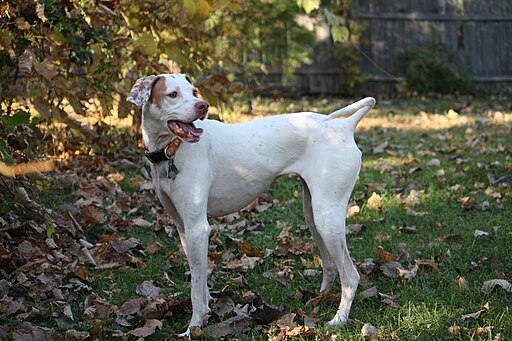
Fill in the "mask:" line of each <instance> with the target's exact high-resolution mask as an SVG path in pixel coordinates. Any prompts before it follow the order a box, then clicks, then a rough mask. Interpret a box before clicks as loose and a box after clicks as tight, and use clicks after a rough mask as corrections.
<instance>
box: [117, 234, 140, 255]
mask: <svg viewBox="0 0 512 341" xmlns="http://www.w3.org/2000/svg"><path fill="white" fill-rule="evenodd" d="M110 244H111V245H112V248H113V249H114V250H116V252H117V253H125V252H127V251H129V250H131V249H133V248H135V247H137V246H139V245H140V241H139V240H138V239H137V238H134V237H130V238H128V239H118V240H113V241H112V242H111V243H110Z"/></svg>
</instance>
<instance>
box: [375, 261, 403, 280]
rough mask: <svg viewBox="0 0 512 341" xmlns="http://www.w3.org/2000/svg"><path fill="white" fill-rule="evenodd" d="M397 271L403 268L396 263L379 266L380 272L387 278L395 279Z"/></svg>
mask: <svg viewBox="0 0 512 341" xmlns="http://www.w3.org/2000/svg"><path fill="white" fill-rule="evenodd" d="M397 269H403V267H402V264H400V263H398V262H396V261H391V262H386V263H384V264H382V265H381V266H380V270H381V271H382V273H383V274H384V275H385V276H387V277H396V275H397V271H398V270H397Z"/></svg>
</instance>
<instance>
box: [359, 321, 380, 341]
mask: <svg viewBox="0 0 512 341" xmlns="http://www.w3.org/2000/svg"><path fill="white" fill-rule="evenodd" d="M361 334H362V336H363V339H364V340H365V341H377V340H379V331H378V329H377V328H375V327H374V326H372V325H371V324H369V323H365V324H364V325H363V328H362V329H361Z"/></svg>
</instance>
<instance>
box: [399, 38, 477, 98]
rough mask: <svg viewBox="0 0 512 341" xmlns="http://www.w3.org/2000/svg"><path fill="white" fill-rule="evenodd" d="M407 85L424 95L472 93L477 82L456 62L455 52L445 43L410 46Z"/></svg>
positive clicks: (407, 57) (406, 54) (404, 59)
mask: <svg viewBox="0 0 512 341" xmlns="http://www.w3.org/2000/svg"><path fill="white" fill-rule="evenodd" d="M403 62H404V64H405V66H406V68H407V73H406V87H407V89H408V90H410V91H416V92H418V93H419V94H421V95H427V94H432V93H439V94H455V93H463V94H467V93H471V92H472V91H473V83H472V81H471V79H470V78H469V77H468V76H467V75H460V74H459V73H458V72H457V70H456V68H455V66H454V54H453V52H452V51H451V50H450V49H449V48H448V46H446V45H444V44H433V45H431V46H429V47H417V48H412V49H408V50H407V51H406V52H405V53H404V56H403Z"/></svg>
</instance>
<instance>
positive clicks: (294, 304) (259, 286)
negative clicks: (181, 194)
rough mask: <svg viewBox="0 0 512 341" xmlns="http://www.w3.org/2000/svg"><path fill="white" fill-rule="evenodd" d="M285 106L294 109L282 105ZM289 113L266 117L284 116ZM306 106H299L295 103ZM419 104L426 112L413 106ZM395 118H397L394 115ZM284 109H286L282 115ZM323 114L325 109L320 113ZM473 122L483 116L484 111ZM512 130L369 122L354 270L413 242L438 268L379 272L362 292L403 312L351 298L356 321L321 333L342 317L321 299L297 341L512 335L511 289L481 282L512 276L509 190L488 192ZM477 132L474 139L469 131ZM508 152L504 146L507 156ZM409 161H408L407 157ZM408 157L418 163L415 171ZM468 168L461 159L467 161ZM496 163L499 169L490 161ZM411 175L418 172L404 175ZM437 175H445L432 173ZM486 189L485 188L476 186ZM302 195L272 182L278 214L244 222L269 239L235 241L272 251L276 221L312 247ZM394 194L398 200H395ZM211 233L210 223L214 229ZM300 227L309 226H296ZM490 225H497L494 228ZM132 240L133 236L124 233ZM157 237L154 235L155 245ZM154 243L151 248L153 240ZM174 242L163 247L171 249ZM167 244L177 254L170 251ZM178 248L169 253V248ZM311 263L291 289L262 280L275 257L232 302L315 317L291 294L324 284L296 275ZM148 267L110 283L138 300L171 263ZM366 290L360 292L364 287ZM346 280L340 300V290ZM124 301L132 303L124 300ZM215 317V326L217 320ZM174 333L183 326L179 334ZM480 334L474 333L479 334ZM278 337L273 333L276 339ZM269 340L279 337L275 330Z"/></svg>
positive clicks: (405, 116) (407, 112)
mask: <svg viewBox="0 0 512 341" xmlns="http://www.w3.org/2000/svg"><path fill="white" fill-rule="evenodd" d="M474 103H476V104H474V105H475V109H474V110H475V111H481V110H484V108H487V107H489V106H491V107H492V106H493V105H495V104H494V103H492V102H489V101H480V100H475V101H474ZM283 106H284V108H286V107H289V106H290V103H284V104H283ZM283 106H281V107H279V108H278V109H276V110H274V109H275V108H274V106H270V108H274V109H271V110H270V111H276V112H279V111H280V110H279V109H283ZM297 107H301V104H300V103H299V104H297ZM332 107H333V104H332V103H331V104H328V105H327V107H324V108H326V109H325V112H327V111H329V110H331V108H332ZM418 107H420V108H419V109H418ZM448 109H450V101H449V100H438V101H433V102H430V103H429V102H424V101H419V100H408V101H401V102H398V103H384V105H383V106H382V107H381V109H380V110H377V111H376V112H375V111H374V112H372V113H371V114H370V115H371V116H372V117H374V118H383V119H388V120H389V122H390V123H393V122H394V121H398V122H407V120H410V119H411V118H413V117H414V116H415V115H416V114H417V112H418V111H419V110H427V111H429V112H433V113H436V112H439V113H441V114H443V113H445V112H446V111H447V110H448ZM390 110H393V111H394V115H393V116H389V115H388V112H389V111H390ZM284 111H286V110H284ZM319 111H322V108H319ZM475 115H478V114H477V113H476V114H475ZM510 126H511V122H510V121H508V122H507V123H504V124H496V125H482V124H479V123H475V122H473V121H472V122H469V123H468V124H462V125H454V126H453V127H448V128H441V129H436V128H435V123H434V126H432V127H429V128H428V129H422V128H418V129H414V128H412V129H408V130H405V131H403V130H400V129H399V128H396V129H392V128H387V129H385V130H384V129H380V128H375V127H372V128H368V129H365V128H364V124H363V125H362V127H361V129H359V131H358V132H357V138H358V140H359V145H360V148H361V149H362V150H363V168H362V170H361V174H360V179H359V181H358V184H357V185H356V188H355V190H354V193H353V198H356V201H355V203H357V204H358V205H359V206H360V207H361V213H360V214H359V215H356V216H354V217H352V218H350V219H349V220H348V223H363V224H364V225H365V226H366V230H365V231H364V232H363V233H362V234H361V235H355V236H352V235H351V236H348V245H349V249H350V251H351V255H352V257H353V258H354V259H355V261H356V262H362V261H364V260H365V259H368V258H372V259H374V260H378V255H377V253H376V251H375V248H376V247H377V246H378V245H382V246H383V247H384V248H385V249H386V250H387V251H388V252H390V253H392V254H395V253H396V250H395V245H396V244H397V243H406V244H407V245H408V247H409V251H410V255H411V258H412V260H413V261H412V262H414V260H430V259H432V260H434V261H435V263H436V265H437V267H438V269H439V271H435V270H433V271H430V272H429V271H423V270H420V271H419V272H418V275H417V276H416V277H414V278H413V279H412V280H411V281H410V282H407V281H404V280H402V279H400V278H388V277H385V276H384V275H382V274H379V275H370V276H369V277H368V281H369V283H368V284H367V286H377V288H378V290H379V292H382V293H386V294H388V295H392V296H394V298H395V302H396V303H397V304H399V308H393V307H389V306H386V305H384V304H382V303H381V302H380V300H379V299H378V298H371V299H367V300H361V299H360V298H356V299H355V301H354V304H353V308H352V312H351V318H352V319H353V320H352V322H351V323H350V324H348V325H346V326H343V327H340V328H326V327H323V324H324V323H326V322H327V321H328V320H329V319H330V318H331V317H332V314H333V313H334V312H335V310H336V307H337V302H334V303H324V304H322V305H321V306H320V309H319V310H318V312H317V313H316V316H317V317H318V318H319V319H320V322H319V326H318V329H317V331H316V334H315V335H316V336H314V337H313V336H310V337H309V338H307V337H297V339H314V338H316V339H324V338H330V337H331V336H332V335H337V337H338V339H343V340H360V339H361V332H360V330H361V327H362V325H363V324H364V323H370V324H372V325H374V326H376V327H377V328H378V330H379V334H380V336H381V338H382V339H385V340H386V339H391V337H392V335H396V336H398V337H399V338H400V339H402V340H434V339H435V340H480V339H481V340H492V339H493V338H494V337H495V336H496V335H497V334H501V336H502V337H503V338H504V339H508V338H512V314H511V312H510V304H511V303H512V296H511V293H507V292H505V291H504V290H497V291H495V292H493V293H491V294H483V293H481V292H480V288H481V286H482V283H483V282H484V281H486V280H490V279H494V278H496V273H497V272H500V273H502V274H505V275H507V276H508V277H509V278H510V277H512V276H511V274H512V262H511V258H510V250H511V249H512V231H511V223H510V222H511V221H512V209H511V196H510V188H506V187H497V188H493V191H494V192H495V193H500V195H501V198H500V199H498V200H496V199H495V198H493V197H492V196H490V195H489V194H486V193H485V190H486V189H487V188H489V187H490V186H489V183H488V180H487V173H488V172H492V173H493V174H494V175H495V176H496V177H499V176H502V175H508V176H509V177H510V176H511V169H512V160H511V158H510V154H508V153H510V146H511V145H512V137H511V134H510ZM469 129H471V131H470V130H469ZM439 135H450V138H449V141H448V142H447V141H446V140H443V139H442V138H441V139H440V138H439ZM482 136H484V140H485V141H483V142H482V143H478V144H477V145H476V147H475V146H471V145H469V144H468V142H467V141H468V138H478V137H482ZM383 141H388V143H389V144H390V145H391V146H399V147H392V148H390V149H391V150H398V151H401V152H402V155H396V153H395V154H393V155H390V154H387V153H384V154H379V155H373V154H372V148H373V147H375V146H377V145H379V144H381V143H382V142H383ZM502 146H508V147H507V148H502ZM409 153H410V155H409V156H408V154H409ZM432 158H437V159H439V160H440V161H441V166H440V167H429V166H427V165H426V163H427V162H428V161H429V160H431V159H432ZM407 160H413V161H412V163H408V162H407ZM461 160H463V161H461ZM384 161H386V162H389V163H390V164H391V167H392V169H391V172H390V173H389V172H384V173H381V172H379V170H378V169H376V166H377V165H379V164H380V163H382V162H384ZM496 161H499V163H495V162H496ZM412 167H420V168H421V170H419V171H417V172H413V173H409V170H410V169H411V168H412ZM439 168H442V169H444V171H445V174H444V175H443V176H438V175H436V171H437V170H438V169H439ZM371 183H386V184H387V187H386V188H385V189H384V190H383V191H381V192H380V195H381V196H382V198H383V200H382V201H383V208H382V211H380V212H376V211H374V210H372V209H371V208H369V207H368V206H367V205H366V200H367V199H368V198H369V196H370V195H371V192H369V191H367V190H366V188H365V185H368V184H371ZM481 183H482V184H483V185H481ZM411 189H416V190H418V191H421V194H420V201H419V203H418V204H417V205H416V206H415V207H414V209H415V210H416V211H418V212H426V215H425V216H412V215H408V214H407V213H406V211H405V209H404V208H403V205H402V198H403V197H405V196H407V195H408V193H409V192H410V190H411ZM297 191H299V192H301V189H300V184H299V182H298V181H297V180H296V179H294V178H293V177H282V178H280V179H278V181H277V182H276V184H275V186H274V187H273V188H271V189H270V190H269V191H268V194H269V195H270V196H271V197H272V198H276V199H277V200H278V204H277V205H275V206H274V207H273V208H271V209H269V210H267V211H265V212H263V213H261V214H257V215H250V216H246V217H245V218H246V219H248V221H249V225H251V224H259V225H263V226H265V228H264V229H263V232H260V233H257V234H247V235H243V236H241V237H240V236H238V237H239V238H243V239H244V240H245V241H247V242H248V243H250V244H252V245H253V246H255V247H257V248H259V249H260V250H265V249H274V248H275V247H276V245H277V240H276V238H277V236H278V235H279V234H280V233H281V229H279V228H277V226H276V225H277V221H281V222H285V223H286V224H287V225H291V226H293V233H294V235H296V236H300V237H302V238H304V239H305V240H308V239H309V232H308V231H307V230H304V228H303V226H304V223H303V218H302V199H301V195H299V196H297ZM398 193H402V196H401V197H400V198H399V197H398V196H397V194H398ZM465 196H471V197H473V198H474V199H475V200H476V206H475V207H473V208H471V209H469V210H464V209H463V208H462V207H461V204H460V203H459V201H458V200H459V198H461V197H465ZM484 201H487V202H489V207H488V209H487V210H481V209H479V208H478V204H481V203H482V202H484ZM394 226H395V227H396V226H402V227H405V226H416V228H417V229H418V233H417V234H407V233H403V232H400V231H399V230H397V229H396V228H393V227H394ZM213 227H214V229H215V228H216V225H215V223H214V224H213ZM301 227H302V228H301ZM494 227H499V229H498V232H495V231H494V229H493V228H494ZM477 229H478V230H484V231H486V232H489V234H490V235H489V236H487V237H484V238H479V239H476V238H474V237H473V231H474V230H477ZM380 232H386V233H388V234H389V236H390V238H389V240H386V241H376V240H375V239H374V237H375V235H376V234H377V233H380ZM128 235H129V236H131V235H137V233H134V232H133V231H129V232H128V233H127V236H128ZM451 235H460V238H461V243H459V244H451V243H449V242H448V241H446V240H445V237H447V236H451ZM157 239H158V240H161V239H160V238H155V239H154V240H157ZM148 242H150V241H148ZM168 244H169V243H166V245H168ZM170 247H171V246H170ZM172 247H174V246H172ZM312 257H313V256H312V255H299V256H295V257H291V263H289V264H292V268H293V270H294V272H295V278H294V280H293V281H292V282H291V284H290V285H289V286H284V285H282V284H280V283H278V282H277V281H276V280H275V279H273V278H265V277H264V275H263V273H264V272H265V271H272V270H275V269H278V268H279V263H282V262H283V261H284V259H283V258H277V257H268V258H266V259H265V260H264V262H263V263H262V264H260V265H259V266H257V267H256V268H255V269H253V270H250V271H248V272H247V273H245V274H243V276H244V277H245V279H246V280H247V282H248V286H247V287H244V288H239V291H238V292H237V291H236V290H235V291H234V293H233V297H232V298H233V299H234V300H235V301H236V299H237V298H239V296H237V295H241V294H242V293H243V292H244V291H248V290H252V291H254V292H256V293H258V294H259V295H260V296H261V298H262V299H264V300H265V301H266V302H268V303H271V304H273V305H276V306H286V307H287V309H288V311H293V309H295V308H301V309H303V310H304V311H305V312H306V313H312V310H313V307H312V306H311V305H306V304H305V302H301V301H297V300H296V299H295V297H294V294H295V292H296V290H302V291H306V290H309V291H312V292H316V291H317V290H318V288H319V285H320V282H321V275H318V276H317V277H315V278H313V279H310V278H304V277H303V276H302V275H301V273H302V271H303V270H304V269H305V267H304V266H303V263H304V261H308V260H309V261H311V260H312ZM146 262H147V264H148V266H147V268H146V269H145V270H144V271H141V272H137V273H133V274H131V275H127V274H122V275H120V274H114V275H113V276H114V278H115V279H114V281H113V282H118V283H119V282H121V281H124V285H125V287H122V288H121V289H122V290H121V291H123V292H124V293H126V292H132V293H133V292H134V287H135V286H136V285H137V284H138V283H140V282H141V281H142V280H144V279H148V278H153V279H155V278H158V276H160V274H161V272H162V268H163V267H164V266H165V260H164V259H162V256H161V255H160V256H155V257H153V258H150V259H147V260H146ZM183 271H185V269H184V268H183V267H180V268H178V269H169V275H170V276H171V277H172V278H173V279H175V280H177V281H179V282H180V291H184V292H185V295H188V292H187V290H188V289H186V286H187V284H186V281H182V279H183V278H184V277H183ZM238 275H239V274H238V273H232V274H229V273H227V274H226V273H225V272H222V273H221V274H215V273H214V275H213V281H212V284H213V288H212V290H213V291H218V290H221V289H222V288H223V287H224V286H225V285H226V284H227V283H229V282H230V281H231V280H232V278H234V277H237V276H238ZM459 275H462V276H463V277H465V278H466V279H467V281H468V283H469V287H468V289H463V288H460V287H459V286H458V285H457V284H456V278H457V276H459ZM364 289H365V287H363V286H362V287H360V289H359V291H362V290H364ZM339 290H340V288H339V284H336V285H335V286H334V288H333V290H332V291H333V292H337V291H339ZM128 296H129V295H128ZM128 296H126V294H123V296H119V297H120V298H119V301H123V300H126V299H127V298H128ZM487 302H490V310H489V311H488V312H485V313H483V314H482V316H481V317H480V318H479V319H476V320H472V319H469V320H466V321H463V320H462V319H461V316H462V315H463V314H467V313H472V312H476V311H478V310H480V309H482V306H483V305H484V304H485V303H487ZM188 317H189V316H188V315H187V314H183V316H181V319H179V320H178V321H175V320H173V321H169V324H168V325H167V328H165V329H166V331H165V332H162V333H161V334H158V335H156V336H154V339H155V340H156V339H159V338H160V337H162V336H165V335H169V334H167V333H168V332H169V331H171V332H180V331H183V330H184V329H185V327H186V323H187V318H188ZM215 321H216V319H215V318H212V319H210V324H214V323H215ZM453 325H457V326H460V327H462V328H467V329H468V330H469V329H475V328H477V327H491V333H490V334H483V335H477V333H471V332H470V331H466V332H463V333H462V334H460V335H453V334H450V333H449V332H448V329H449V328H450V326H453ZM175 328H177V329H175ZM475 330H476V329H475ZM270 333H272V332H270ZM274 333H276V332H275V331H274ZM250 337H251V338H252V339H255V340H258V339H266V338H267V337H268V335H267V334H266V333H265V332H255V333H253V334H251V336H250Z"/></svg>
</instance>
